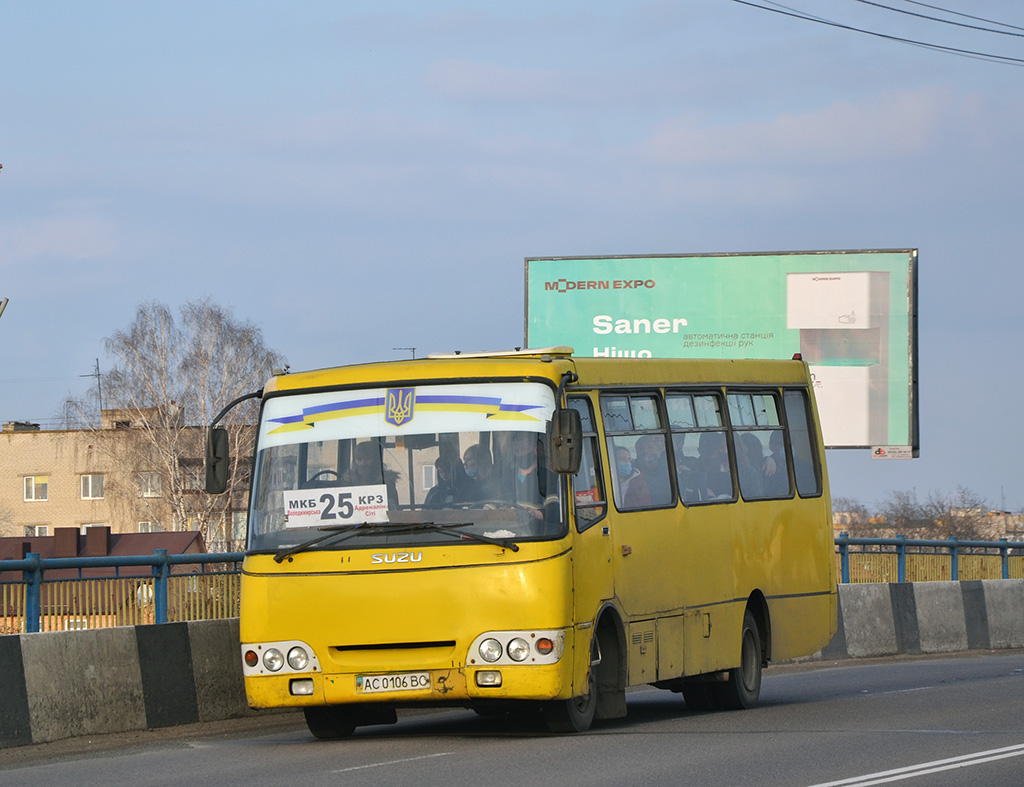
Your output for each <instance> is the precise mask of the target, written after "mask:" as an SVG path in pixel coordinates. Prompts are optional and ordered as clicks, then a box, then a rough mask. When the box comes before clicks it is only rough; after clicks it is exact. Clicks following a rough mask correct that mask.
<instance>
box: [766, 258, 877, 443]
mask: <svg viewBox="0 0 1024 787" xmlns="http://www.w3.org/2000/svg"><path fill="white" fill-rule="evenodd" d="M786 327H787V328H792V329H797V330H799V331H800V353H801V354H802V355H803V358H804V360H805V361H807V363H808V365H809V366H810V371H811V377H812V379H813V380H814V386H815V391H814V392H815V396H816V397H817V401H818V415H819V417H820V418H821V431H822V436H823V437H824V440H825V445H826V446H875V445H887V444H888V442H889V439H888V417H887V412H888V397H889V388H888V373H889V353H888V341H889V274H888V272H885V271H852V272H851V271H839V272H828V273H789V274H787V275H786Z"/></svg>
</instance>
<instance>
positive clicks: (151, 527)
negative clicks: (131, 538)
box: [139, 522, 160, 533]
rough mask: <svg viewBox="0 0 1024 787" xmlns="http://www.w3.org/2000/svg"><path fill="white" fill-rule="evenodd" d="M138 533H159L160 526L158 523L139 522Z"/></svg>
mask: <svg viewBox="0 0 1024 787" xmlns="http://www.w3.org/2000/svg"><path fill="white" fill-rule="evenodd" d="M139 532H140V533H159V532H160V524H159V523H158V522H139Z"/></svg>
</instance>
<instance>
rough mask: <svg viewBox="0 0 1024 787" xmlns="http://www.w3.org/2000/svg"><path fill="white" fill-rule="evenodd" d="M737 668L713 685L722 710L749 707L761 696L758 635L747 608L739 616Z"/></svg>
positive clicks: (760, 657)
mask: <svg viewBox="0 0 1024 787" xmlns="http://www.w3.org/2000/svg"><path fill="white" fill-rule="evenodd" d="M740 641H741V647H740V665H739V666H738V667H735V668H734V669H731V670H729V677H728V679H727V680H726V681H725V683H720V684H718V685H716V686H715V689H716V690H717V693H718V697H717V699H718V705H719V707H721V708H724V709H726V710H742V709H744V708H753V707H754V706H755V705H756V704H757V700H758V697H760V696H761V664H762V661H761V659H762V655H761V635H760V633H759V632H758V628H757V620H755V618H754V615H753V614H752V613H751V612H750V610H749V609H748V610H747V611H746V612H745V613H744V615H743V634H742V635H741V637H740Z"/></svg>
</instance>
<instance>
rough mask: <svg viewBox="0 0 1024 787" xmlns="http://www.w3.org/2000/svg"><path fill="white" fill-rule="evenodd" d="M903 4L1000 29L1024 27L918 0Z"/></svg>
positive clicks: (1019, 28) (905, 1)
mask: <svg viewBox="0 0 1024 787" xmlns="http://www.w3.org/2000/svg"><path fill="white" fill-rule="evenodd" d="M903 2H904V3H910V4H911V5H919V6H921V7H923V8H930V9H932V10H933V11H941V12H942V13H944V14H950V15H951V16H962V17H963V18H964V19H974V20H975V21H978V22H988V23H989V24H990V25H999V26H1000V27H1009V28H1010V29H1011V30H1024V27H1018V26H1017V25H1010V24H1007V23H1006V22H997V21H996V20H995V19H986V18H985V17H983V16H973V15H971V14H964V13H961V12H960V11H954V10H952V9H950V8H943V7H942V6H938V5H932V4H931V3H922V2H919V0H903Z"/></svg>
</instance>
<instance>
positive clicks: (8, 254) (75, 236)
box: [0, 216, 118, 265]
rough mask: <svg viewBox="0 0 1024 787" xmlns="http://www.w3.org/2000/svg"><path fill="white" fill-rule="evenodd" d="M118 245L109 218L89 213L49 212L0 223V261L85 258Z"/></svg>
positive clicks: (105, 252) (93, 256)
mask: <svg viewBox="0 0 1024 787" xmlns="http://www.w3.org/2000/svg"><path fill="white" fill-rule="evenodd" d="M117 248H118V243H117V238H116V232H115V230H114V227H113V225H112V224H110V222H108V221H105V220H103V219H98V218H95V217H90V216H53V217H49V218H38V219H18V220H14V221H8V222H4V223H0V265H10V264H12V263H15V262H24V261H27V260H33V259H37V258H40V257H63V258H66V259H71V260H86V259H92V258H96V257H106V256H109V255H111V254H113V253H114V252H115V251H116V250H117Z"/></svg>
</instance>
